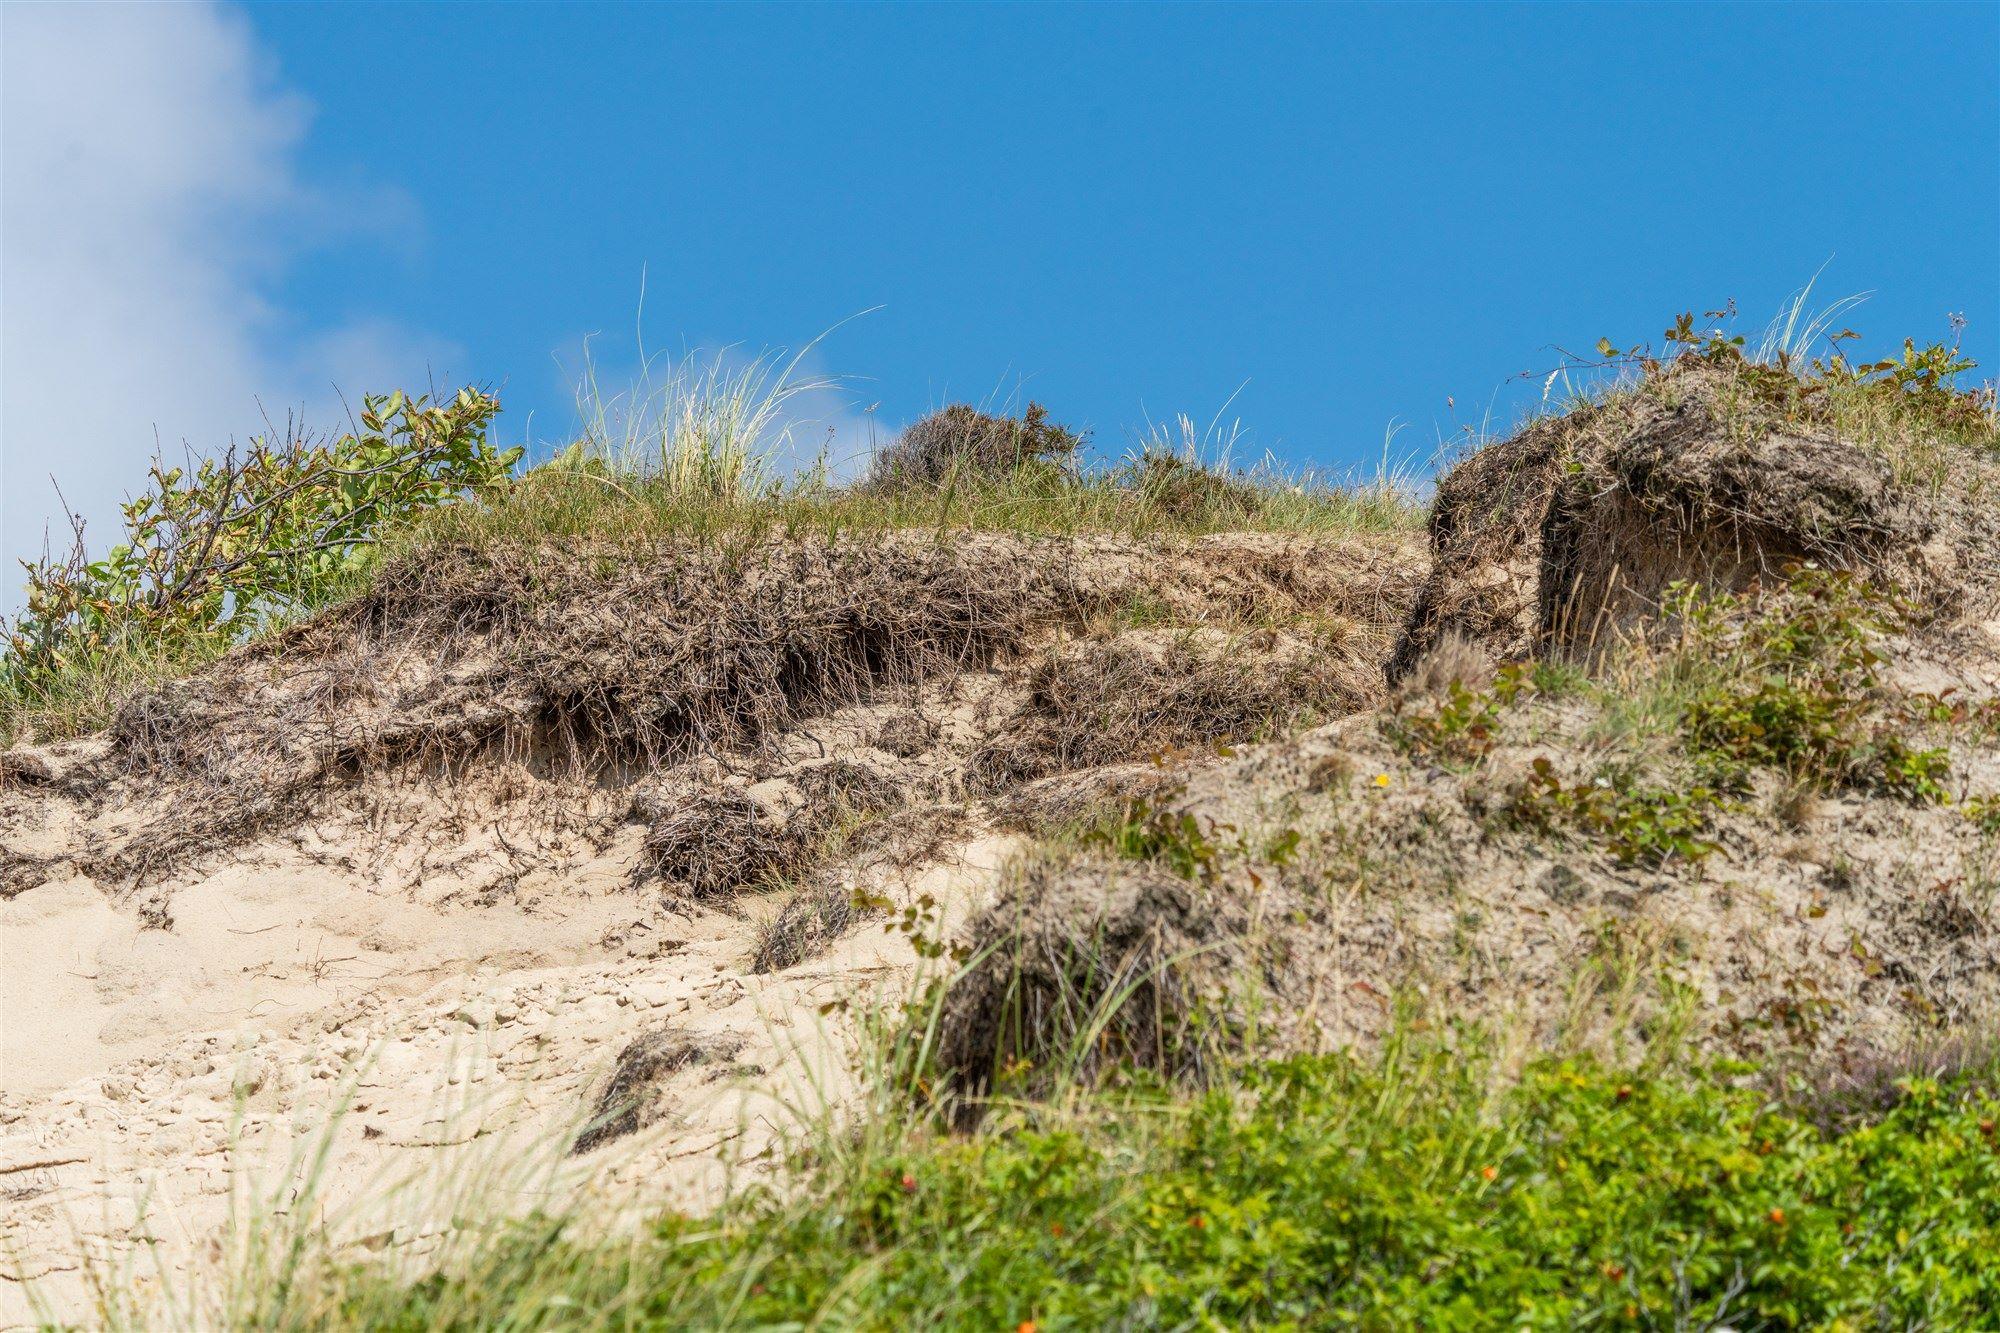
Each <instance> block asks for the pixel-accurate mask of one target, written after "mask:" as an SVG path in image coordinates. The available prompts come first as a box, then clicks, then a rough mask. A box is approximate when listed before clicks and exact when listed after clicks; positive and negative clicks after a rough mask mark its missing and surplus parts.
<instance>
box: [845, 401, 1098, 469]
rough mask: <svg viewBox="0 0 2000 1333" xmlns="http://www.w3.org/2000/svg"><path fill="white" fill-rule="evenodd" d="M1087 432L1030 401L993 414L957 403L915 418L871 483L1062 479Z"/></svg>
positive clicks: (887, 449) (885, 452) (878, 463)
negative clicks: (1015, 413)
mask: <svg viewBox="0 0 2000 1333" xmlns="http://www.w3.org/2000/svg"><path fill="white" fill-rule="evenodd" d="M1082 444H1083V436H1082V435H1080V434H1078V433H1077V432H1075V431H1073V430H1071V429H1069V428H1068V427H1067V426H1062V425H1058V424H1057V423H1056V422H1053V421H1050V420H1049V413H1048V409H1047V408H1045V407H1043V406H1042V405H1041V404H1040V403H1029V404H1028V410H1027V411H1026V412H1024V413H1022V414H1021V415H1020V416H1019V417H1004V416H990V415H988V414H987V413H985V412H981V411H980V410H979V409H977V408H975V407H971V406H968V405H967V404H965V403H953V404H952V405H951V406H949V407H945V408H942V409H940V410H938V411H936V412H933V413H931V414H930V415H929V416H927V417H923V418H921V419H920V420H918V421H915V422H913V423H911V425H910V426H909V427H908V428H906V429H905V430H904V431H903V433H902V434H901V435H900V436H898V437H897V438H896V439H895V440H894V441H893V442H891V443H890V444H888V445H886V446H884V447H883V448H882V449H881V451H880V452H878V453H877V454H876V455H875V458H874V460H873V462H872V463H871V464H870V467H869V473H868V484H869V485H870V486H871V487H872V488H875V489H878V490H895V489H900V488H905V487H913V488H919V489H921V488H933V487H940V486H944V485H947V484H962V483H972V484H976V483H977V482H979V481H980V480H982V479H987V478H994V477H1006V476H1009V475H1011V474H1018V473H1029V474H1033V475H1043V476H1045V477H1046V479H1047V480H1048V481H1049V482H1050V484H1055V483H1058V482H1060V481H1061V480H1062V479H1063V478H1064V476H1065V475H1066V471H1065V470H1066V469H1068V468H1069V467H1070V466H1071V464H1072V460H1073V459H1074V457H1075V454H1076V451H1077V449H1078V448H1079V447H1081V446H1082Z"/></svg>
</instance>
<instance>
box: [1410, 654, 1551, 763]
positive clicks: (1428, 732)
mask: <svg viewBox="0 0 2000 1333" xmlns="http://www.w3.org/2000/svg"><path fill="white" fill-rule="evenodd" d="M1536 674H1537V673H1536V672H1535V671H1533V670H1531V669H1530V668H1528V667H1524V666H1521V665H1519V664H1514V663H1510V664H1508V665H1507V666H1503V667H1501V668H1500V671H1499V674H1498V675H1497V676H1495V678H1494V680H1493V683H1492V684H1491V685H1489V686H1487V687H1486V688H1485V689H1483V690H1474V689H1471V688H1469V687H1468V686H1467V685H1466V684H1465V682H1464V681H1462V680H1453V681H1451V682H1450V683H1449V684H1448V685H1447V686H1446V688H1445V693H1444V696H1443V697H1442V698H1424V699H1418V700H1414V701H1413V700H1400V701H1398V702H1397V703H1396V704H1395V706H1394V707H1393V708H1392V709H1391V711H1390V714H1389V716H1388V717H1387V718H1386V719H1384V721H1383V732H1384V734H1386V735H1387V737H1388V738H1389V741H1390V743H1391V744H1393V745H1394V746H1395V747H1396V748H1397V749H1398V750H1400V751H1402V752H1403V753H1404V754H1406V755H1410V756H1412V757H1414V758H1419V759H1426V760H1431V761H1433V762H1437V763H1446V764H1457V765H1463V764H1470V763H1472V762H1474V761H1476V760H1478V759H1481V758H1484V757H1485V756H1486V754H1487V753H1488V752H1490V751H1491V750H1492V749H1493V746H1494V745H1495V744H1496V743H1497V742H1498V741H1499V739H1500V714H1501V711H1502V710H1503V709H1505V708H1509V707H1511V706H1512V705H1513V704H1514V702H1515V700H1517V699H1519V698H1520V697H1521V694H1522V692H1523V691H1524V690H1532V689H1534V688H1535V679H1536Z"/></svg>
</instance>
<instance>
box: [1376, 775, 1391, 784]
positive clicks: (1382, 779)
mask: <svg viewBox="0 0 2000 1333" xmlns="http://www.w3.org/2000/svg"><path fill="white" fill-rule="evenodd" d="M1375 785H1376V786H1378V787H1386V786H1388V785H1389V775H1388V774H1387V773H1377V774H1376V775H1375Z"/></svg>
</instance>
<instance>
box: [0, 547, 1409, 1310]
mask: <svg viewBox="0 0 2000 1333" xmlns="http://www.w3.org/2000/svg"><path fill="white" fill-rule="evenodd" d="M1413 555H1414V553H1413V552H1412V551H1411V550H1410V549H1409V546H1408V543H1407V539H1404V538H1400V537H1387V538H1383V539H1380V540H1370V541H1362V540H1359V539H1357V540H1354V541H1324V542H1311V541H1296V540H1280V539H1275V538H1265V537H1256V536H1247V537H1242V538H1215V539H1204V540H1200V541H1193V542H1182V541H1175V542H1161V543H1156V544H1152V545H1140V544H1135V543H1129V542H1113V541H1060V542H1058V541H1015V540H1008V539H1002V538H994V537H980V538H972V539H967V540H966V541H964V542H962V543H957V544H951V545H941V544H940V543H939V542H938V541H936V540H935V539H934V538H924V539H904V538H900V537H895V536H891V537H888V538H885V539H881V540H879V541H873V542H869V543H865V544H859V545H840V544H826V543H819V544H815V543H812V542H798V543H784V544H776V543H774V544H771V545H769V546H767V547H764V548H761V549H757V550H751V551H747V552H737V553H734V554H733V555H732V556H730V557H728V558H727V561H726V562H724V560H723V558H722V557H719V556H718V555H717V554H716V553H715V552H713V551H702V550H697V549H693V548H687V549H670V550H662V551H659V552H656V553H654V554H653V555H652V556H651V557H650V558H649V559H646V560H641V561H638V562H635V563H632V564H630V565H629V566H627V567H623V568H622V572H621V573H619V574H618V575H617V576H616V577H614V578H611V579H610V582H609V583H607V582H606V581H605V580H606V578H607V576H606V575H605V574H604V573H603V572H602V569H603V566H602V565H601V563H600V562H597V561H594V560H592V559H589V558H586V557H583V556H579V555H577V554H575V553H567V554H565V553H556V552H537V553H533V556H532V559H530V560H528V562H527V563H526V564H525V565H524V566H522V567H515V566H511V565H503V564H502V563H501V562H497V561H486V562H483V563H482V562H478V561H475V562H472V563H471V564H470V565H468V566H466V567H464V568H462V569H461V570H460V571H459V573H458V574H456V575H454V576H452V578H453V579H456V580H457V582H455V583H453V584H452V586H451V587H449V588H448V587H446V586H445V585H444V584H441V583H438V582H437V581H436V580H435V579H433V578H432V577H431V576H430V575H428V574H419V573H418V572H416V571H410V572H408V573H407V574H406V575H404V576H403V578H402V579H401V581H399V580H398V579H397V578H394V577H392V578H391V579H390V580H389V581H387V582H386V583H385V586H384V588H383V589H382V590H381V591H380V592H379V593H378V594H377V595H376V596H374V597H372V598H371V599H369V600H368V601H366V602H365V603H363V604H359V605H355V606H351V607H348V608H344V609H343V610H341V611H339V612H336V613H334V614H332V615H330V616H327V617H324V618H323V619H322V620H321V621H318V622H314V623H312V624H309V625H307V626H305V627H303V628H302V629H301V630H299V631H296V632H294V633H292V634H291V635H288V636H285V637H284V638H283V639H281V640H279V641H276V642H273V643H271V644H267V645H259V646H258V647H257V648H255V649H252V650H247V651H244V652H242V653H239V654H237V655H235V656H232V657H231V658H229V659H227V660H225V661H224V662H222V663H220V664H219V665H218V666H217V667H216V668H215V669H213V670H211V671H209V672H207V673H205V674H204V675H202V676H199V677H196V678H194V679H192V680H189V681H186V682H182V683H179V684H177V685H175V686H173V687H171V688H169V689H167V690H165V691H162V692H161V693H159V694H157V695H153V696H149V697H146V698H142V699H140V700H137V701H135V702H134V703H133V705H131V706H130V707H128V708H127V710H126V711H125V713H124V714H123V715H122V716H121V718H120V719H119V722H118V723H117V725H115V726H114V727H113V728H112V730H111V731H110V732H109V733H107V734H106V735H104V736H100V737H96V738H92V739H90V740H87V741H83V742H77V743H72V744H69V745H64V746H57V747H51V748H49V749H46V750H17V751H15V752H13V753H11V754H10V755H9V756H8V760H7V764H8V768H7V772H8V778H7V785H6V787H5V789H4V791H0V830H4V845H5V849H6V850H5V854H4V858H0V866H4V869H0V875H4V882H5V885H6V894H7V896H6V898H5V899H4V900H0V914H4V922H0V929H4V932H5V945H4V947H5V953H6V968H5V979H6V995H5V1006H6V1007H5V1024H4V1041H5V1051H4V1060H0V1064H4V1070H5V1079H4V1092H3V1093H0V1121H4V1131H3V1132H4V1135H5V1137H4V1140H0V1144H4V1146H0V1173H4V1174H0V1182H4V1188H6V1189H7V1191H8V1207H7V1209H6V1215H5V1219H4V1222H0V1227H4V1232H5V1235H4V1240H3V1241H0V1244H4V1245H5V1246H6V1247H7V1249H8V1252H9V1253H10V1255H11V1256H12V1258H13V1261H14V1262H15V1263H16V1264H17V1265H18V1267H17V1270H16V1276H17V1277H19V1278H26V1279H30V1282H29V1284H28V1287H24V1286H23V1284H22V1283H21V1282H20V1281H17V1280H10V1281H8V1283H7V1284H6V1285H5V1286H4V1287H0V1294H4V1296H5V1298H6V1299H7V1300H8V1301H9V1302H10V1304H9V1305H8V1307H7V1314H8V1316H9V1317H10V1318H14V1319H21V1318H27V1317H28V1316H29V1315H30V1314H31V1310H30V1307H29V1303H28V1300H29V1298H28V1294H27V1293H28V1290H29V1289H30V1288H31V1289H32V1290H33V1291H35V1292H37V1293H41V1294H44V1295H47V1296H49V1297H50V1298H51V1299H55V1300H57V1301H58V1302H59V1304H61V1305H63V1306H64V1307H67V1308H82V1307H81V1305H79V1304H76V1303H78V1302H81V1301H83V1300H84V1295H85V1288H86V1287H87V1284H88V1278H89V1274H90V1272H91V1266H92V1261H93V1260H94V1259H95V1260H102V1259H104V1258H105V1257H106V1256H110V1255H115V1254H123V1255H125V1256H128V1257H134V1256H136V1257H137V1258H138V1262H140V1263H141V1264H142V1265H143V1266H144V1267H147V1268H150V1266H151V1264H152V1262H153V1260H152V1259H151V1258H148V1257H144V1256H143V1255H141V1254H140V1251H142V1250H144V1251H149V1252H156V1253H157V1254H158V1256H159V1257H160V1258H161V1259H163V1260H164V1261H165V1262H166V1264H167V1265H168V1267H169V1268H170V1269H172V1268H174V1267H175V1266H177V1265H182V1264H185V1263H188V1262H190V1261H191V1260H192V1259H194V1258H195V1257H197V1256H198V1255H199V1253H200V1252H201V1250H202V1247H203V1246H204V1245H206V1244H207V1243H208V1241H209V1239H210V1238H212V1237H213V1236H214V1235H215V1234H216V1233H217V1230H218V1228H221V1227H222V1226H223V1225H224V1223H225V1221H226V1219H227V1217H228V1216H229V1213H230V1208H231V1205H232V1202H234V1203H235V1204H236V1205H238V1206H241V1205H242V1204H243V1203H244V1202H245V1201H246V1200H247V1199H249V1198H251V1197H255V1198H260V1199H267V1200H268V1199H283V1198H285V1197H287V1196H288V1194H290V1193H296V1192H297V1190H298V1182H300V1181H302V1180H304V1179H306V1178H307V1177H312V1178H313V1180H314V1182H315V1183H314V1185H313V1188H312V1192H311V1193H310V1194H309V1195H307V1196H305V1197H303V1198H301V1199H300V1200H298V1201H297V1202H296V1206H297V1207H301V1208H311V1209H315V1210H318V1212H319V1213H320V1214H321V1215H323V1216H324V1218H325V1219H326V1220H327V1221H328V1222H329V1223H330V1224H331V1225H333V1226H335V1227H336V1229H337V1230H339V1231H340V1232H341V1234H344V1235H348V1236H351V1237H354V1238H356V1239H358V1240H365V1241H367V1242H368V1243H370V1244H372V1245H376V1246H381V1245H389V1244H404V1243H416V1244H420V1243H421V1242H422V1241H423V1238H424V1237H425V1236H426V1235H427V1234H431V1233H434V1232H435V1231H436V1229H437V1228H438V1227H439V1226H440V1225H442V1224H443V1220H444V1219H448V1218H449V1216H450V1212H451V1208H450V1206H449V1203H448V1200H447V1199H445V1198H441V1197H438V1196H439V1194H440V1191H448V1188H456V1187H455V1186H454V1187H447V1186H445V1185H443V1184H441V1183H440V1182H443V1181H446V1180H458V1179H463V1178H481V1179H487V1180H489V1181H490V1180H492V1179H494V1178H498V1179H501V1180H504V1182H505V1184H504V1186H503V1189H502V1192H503V1193H504V1194H506V1195H507V1197H509V1198H510V1199H511V1200H512V1202H513V1203H514V1204H519V1205H521V1206H526V1205H527V1204H529V1203H531V1202H533V1201H534V1200H536V1199H542V1200H544V1201H546V1200H547V1199H550V1198H552V1197H574V1192H575V1191H576V1190H579V1189H584V1188H585V1187H586V1186H588V1188H589V1190H590V1191H591V1192H592V1194H593V1196H594V1197H597V1198H601V1199H617V1200H621V1201H622V1203H623V1204H624V1205H629V1207H630V1208H631V1209H634V1210H637V1209H646V1210H651V1209H657V1208H658V1207H660V1206H662V1205H666V1204H673V1203H680V1204H684V1205H686V1206H690V1207H692V1206H699V1205H700V1204H702V1203H703V1202H704V1201H706V1200H711V1199H712V1198H713V1197H714V1196H715V1193H716V1191H717V1190H719V1189H720V1188H722V1187H723V1185H724V1184H725V1182H726V1181H727V1180H728V1179H730V1178H731V1175H732V1173H738V1172H743V1171H753V1172H754V1171H757V1170H759V1169H762V1167H763V1166H765V1165H768V1162H769V1161H770V1159H771V1158H772V1155H773V1154H774V1153H775V1152H777V1151H779V1150H780V1149H781V1148H782V1146H783V1143H784V1141H785V1139H786V1138H787V1136H788V1135H789V1134H791V1133H792V1132H793V1131H794V1130H795V1129H796V1128H797V1126H798V1125H799V1123H800V1122H801V1119H802V1118H804V1119H806V1120H810V1119H812V1118H813V1117H815V1116H817V1115H818V1114H819V1113H820V1112H822V1111H823V1110H824V1109H825V1108H827V1107H828V1106H833V1105H837V1104H839V1103H840V1101H841V1100H842V1099H843V1098H844V1097H845V1096H846V1095H847V1094H848V1092H849V1089H850V1087H851V1084H852V1080H853V1078H854V1076H855V1071H854V1067H853V1061H854V1059H855V1056H856V1051H857V1049H858V1047H857V1024H858V1023H859V1022H861V1021H864V1020H866V1019H869V1018H872V1017H873V1016H875V1015H878V1014H882V1013H888V1012H891V1011H893V1010H894V1009H895V1007H896V1006H899V1005H901V1004H903V1003H904V1002H906V1001H907V1000H908V999H910V998H911V996H912V994H913V993H914V986H915V985H916V981H917V978H918V976H919V974H920V973H921V972H922V971H923V970H924V969H925V968H926V967H927V966H928V967H933V968H934V967H935V964H931V963H927V962H926V959H925V957H924V955H926V954H931V953H934V952H935V949H934V948H933V947H932V946H933V945H934V943H935V942H936V941H938V940H941V939H945V938H948V937H949V936H950V934H951V932H952V931H953V930H954V929H955V928H956V926H957V924H958V923H959V922H960V920H961V919H962V918H963V916H964V914H965V912H966V911H967V910H968V906H969V904H971V903H973V902H974V901H976V900H978V899H979V898H980V897H981V896H982V895H983V894H984V893H985V892H986V890H987V888H988V886H989V885H990V883H991V881H992V879H993V877H994V875H995V872H996V869H997V867H998V866H999V865H1000V864H1001V862H1002V861H1003V860H1004V859H1005V858H1006V857H1007V856H1008V854H1009V853H1010V852H1011V851H1012V850H1013V849H1015V848H1016V847H1017V846H1018V845H1019V844H1020V842H1021V837H1020V834H1019V833H1018V831H1017V830H1018V829H1019V828H1020V827H1022V826H1023V824H1024V823H1026V822H1028V821H1030V820H1032V819H1034V818H1036V817H1038V816H1037V815H1036V813H1035V812H1036V811H1038V810H1040V809H1042V808H1043V807H1045V806H1050V805H1057V806H1059V805H1061V803H1062V802H1064V801H1068V802H1070V803H1071V804H1072V805H1077V804H1078V803H1080V802H1085V801H1087V800H1088V798H1089V794H1090V792H1091V791H1092V790H1093V789H1094V782H1095V779H1094V778H1093V777H1092V773H1093V772H1094V771H1095V770H1098V769H1100V768H1105V767H1106V766H1109V768H1108V771H1111V772H1123V771H1124V769H1123V768H1121V767H1120V765H1121V763H1122V762H1123V761H1137V762H1136V763H1135V764H1132V765H1131V767H1133V768H1136V769H1137V770H1139V771H1140V772H1141V773H1146V772H1154V771H1157V765H1156V764H1155V763H1154V762H1153V761H1154V757H1155V756H1156V755H1157V754H1158V753H1159V752H1161V751H1163V750H1167V749H1171V748H1173V747H1183V748H1186V749H1188V751H1189V753H1195V752H1200V751H1204V750H1206V749H1208V748H1209V747H1212V745H1213V744H1215V743H1216V742H1218V741H1222V740H1228V739H1239V740H1240V739H1245V738H1247V737H1248V736H1249V735H1250V734H1251V733H1252V732H1254V731H1256V730H1258V729H1268V728H1269V727H1271V726H1274V725H1275V726H1280V727H1282V726H1284V725H1288V724H1289V723H1290V722H1292V721H1293V720H1295V719H1296V718H1299V717H1320V718H1325V717H1332V716H1339V715H1342V714H1345V713H1348V712H1351V711H1352V710H1354V709H1355V708H1358V707H1362V706H1365V705H1366V704H1368V703H1369V702H1370V701H1372V699H1373V698H1374V697H1375V696H1376V695H1377V694H1379V691H1380V682H1379V673H1378V671H1377V669H1376V668H1375V666H1374V663H1375V662H1376V661H1378V660H1379V658H1380V655H1381V652H1382V650H1383V647H1384V645H1385V644H1386V642H1387V639H1388V637H1389V635H1391V634H1392V633H1393V632H1394V628H1395V626H1396V624H1397V623H1399V621H1400V618H1401V616H1402V614H1403V612H1404V610H1405V609H1406V608H1407V605H1408V602H1409V596H1410V593H1411V590H1412V589H1413V587H1414V572H1413V571H1414V568H1415V565H1416V561H1415V560H1414V558H1413ZM1141 604H1143V606H1144V607H1145V608H1146V612H1145V618H1146V620H1147V623H1146V624H1145V625H1143V626H1136V627H1135V624H1134V622H1133V619H1132V617H1131V616H1130V615H1129V614H1128V608H1131V607H1133V606H1135V605H1141ZM1253 619H1255V620H1258V621H1268V622H1274V623H1273V624H1264V625H1261V626H1258V627H1254V628H1253V627H1252V626H1251V623H1250V622H1251V621H1252V620H1253ZM1093 682H1100V684H1093ZM1103 682H1108V684H1104V683H1103ZM1079 692H1080V693H1079ZM1079 731H1081V732H1083V733H1087V734H1082V735H1079ZM1079 772H1081V774H1082V776H1081V777H1077V776H1074V775H1077V774H1079ZM579 1131H581V1132H582V1134H583V1138H582V1139H581V1141H580V1143H581V1146H582V1147H584V1148H585V1149H586V1151H582V1152H577V1151H573V1150H571V1148H570V1146H569V1145H570V1141H571V1139H572V1138H574V1137H575V1136H576V1135H577V1134H578V1133H579ZM627 1131H629V1132H627ZM322 1157H323V1162H322ZM288 1206H290V1205H288ZM614 1211H615V1209H614ZM135 1247H136V1248H135Z"/></svg>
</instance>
